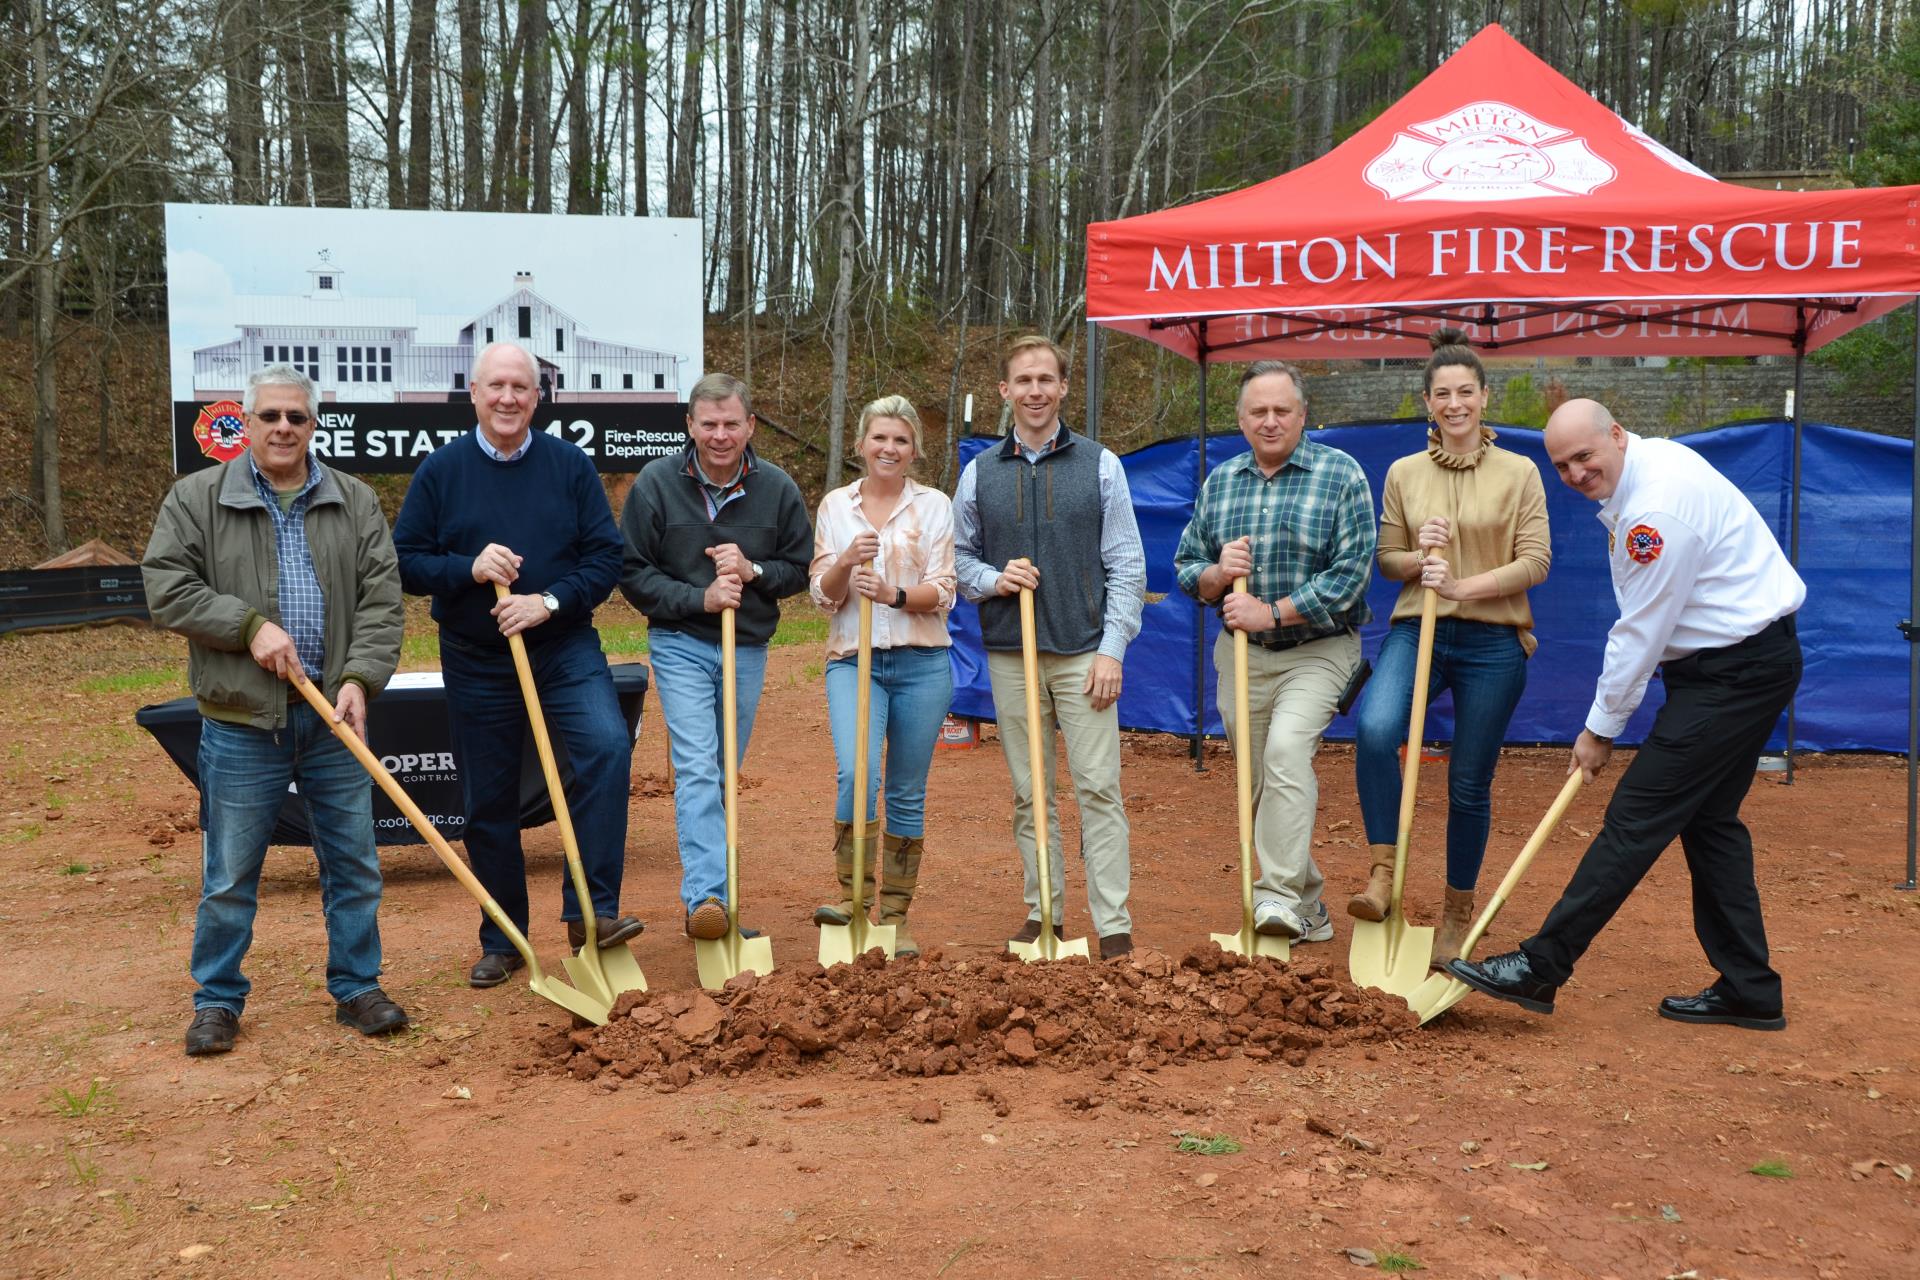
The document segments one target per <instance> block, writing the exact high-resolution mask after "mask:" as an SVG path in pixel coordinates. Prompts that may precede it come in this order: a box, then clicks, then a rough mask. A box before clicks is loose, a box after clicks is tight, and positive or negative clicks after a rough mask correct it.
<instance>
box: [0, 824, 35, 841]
mask: <svg viewBox="0 0 1920 1280" xmlns="http://www.w3.org/2000/svg"><path fill="white" fill-rule="evenodd" d="M40 830H41V828H40V824H39V823H37V822H29V823H28V824H27V825H26V826H24V827H17V828H15V829H14V830H12V831H8V832H6V833H5V834H0V844H29V843H31V842H32V841H35V840H38V839H39V838H40Z"/></svg>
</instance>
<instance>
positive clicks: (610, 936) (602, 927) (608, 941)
mask: <svg viewBox="0 0 1920 1280" xmlns="http://www.w3.org/2000/svg"><path fill="white" fill-rule="evenodd" d="M646 927H647V926H646V925H644V924H641V923H640V922H639V921H638V920H636V919H634V918H633V917H632V916H621V917H619V918H618V919H615V918H614V917H612V916H595V917H594V918H593V933H594V941H595V942H596V943H597V944H598V945H599V947H600V949H601V950H602V951H605V950H606V949H607V948H608V947H617V946H619V945H620V944H621V943H623V942H627V941H629V940H631V939H633V938H637V937H639V936H640V934H641V933H642V932H643V931H645V929H646ZM567 945H568V946H569V947H571V948H573V949H574V950H575V951H578V950H579V949H580V948H582V947H584V946H586V945H587V926H586V925H584V924H582V923H580V921H578V920H569V921H567Z"/></svg>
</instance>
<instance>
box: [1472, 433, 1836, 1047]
mask: <svg viewBox="0 0 1920 1280" xmlns="http://www.w3.org/2000/svg"><path fill="white" fill-rule="evenodd" d="M1546 446H1547V456H1548V457H1550V458H1551V459H1552V460H1553V465H1554V467H1555V469H1556V470H1558V471H1559V473H1560V479H1561V480H1562V481H1564V482H1565V483H1566V484H1567V486H1568V487H1569V488H1572V489H1576V490H1578V491H1579V492H1581V493H1583V494H1585V495H1586V496H1587V497H1589V498H1592V499H1594V500H1595V501H1597V502H1599V503H1600V504H1601V506H1600V523H1601V524H1603V525H1605V526H1606V529H1607V547H1608V558H1609V560H1610V561H1611V564H1612V574H1613V593H1614V597H1615V599H1616V600H1617V601H1618V602H1619V605H1620V620H1619V621H1618V622H1616V623H1614V625H1613V630H1612V631H1611V632H1609V633H1608V635H1607V650H1606V660H1605V665H1604V667H1603V668H1602V670H1601V673H1600V682H1599V685H1598V687H1597V688H1596V689H1595V691H1594V698H1593V706H1592V708H1591V709H1590V710H1589V711H1588V712H1587V721H1586V725H1585V726H1584V727H1583V728H1582V729H1581V731H1580V734H1579V737H1578V738H1577V739H1576V740H1575V741H1574V744H1573V759H1572V762H1571V764H1570V765H1569V767H1568V772H1569V773H1571V772H1572V771H1573V770H1574V769H1579V770H1580V771H1581V772H1582V773H1583V774H1584V775H1585V777H1586V780H1587V781H1589V782H1591V781H1592V780H1593V777H1594V775H1595V774H1597V773H1599V772H1600V771H1601V770H1602V769H1604V768H1605V767H1606V764H1607V760H1608V757H1609V756H1610V755H1611V754H1612V751H1613V739H1614V735H1615V734H1617V733H1619V732H1620V730H1621V729H1623V728H1625V727H1626V723H1627V719H1628V717H1630V716H1631V715H1632V714H1633V712H1634V710H1635V708H1637V707H1638V706H1639V705H1640V700H1641V698H1642V697H1643V696H1644V695H1645V694H1646V690H1647V681H1648V679H1649V678H1650V677H1651V676H1652V675H1653V669H1654V667H1656V666H1660V667H1661V668H1662V669H1663V682H1664V684H1665V685H1666V690H1667V700H1666V703H1665V704H1664V705H1663V706H1662V707H1661V708H1660V711H1659V713H1658V714H1657V715H1656V716H1655V717H1654V721H1653V728H1652V730H1651V732H1649V733H1648V735H1647V738H1646V741H1644V742H1643V743H1641V744H1640V749H1639V751H1638V752H1636V753H1635V755H1634V758H1633V762H1632V763H1631V764H1630V765H1628V766H1627V770H1626V772H1625V773H1624V774H1622V775H1621V777H1620V782H1619V785H1618V786H1617V787H1615V788H1614V793H1613V799H1612V800H1611V801H1609V802H1608V805H1607V814H1606V821H1605V825H1604V826H1603V827H1602V829H1601V831H1600V834H1599V835H1598V836H1597V837H1595V839H1594V841H1593V844H1592V845H1591V846H1589V847H1588V849H1587V852H1586V856H1585V857H1583V858H1582V859H1581V861H1580V866H1579V867H1578V868H1577V869H1576V870H1575V871H1574V873H1573V880H1572V881H1571V883H1569V884H1568V885H1567V888H1566V891H1565V892H1564V893H1563V894H1562V895H1561V897H1560V901H1559V902H1558V903H1557V904H1556V905H1555V906H1554V908H1553V910H1552V911H1551V912H1549V913H1548V915H1547V919H1546V923H1545V924H1543V925H1541V927H1540V931H1539V932H1538V933H1536V934H1534V935H1533V937H1531V938H1528V939H1527V940H1526V941H1524V942H1522V943H1521V944H1520V949H1519V950H1518V951H1510V952H1507V953H1506V954H1504V955H1498V956H1493V957H1491V958H1489V959H1486V960H1483V961H1478V962H1469V961H1464V960H1455V961H1453V962H1452V963H1451V964H1450V965H1449V966H1448V968H1449V970H1450V971H1451V972H1452V973H1453V975H1454V976H1455V977H1457V978H1459V979H1460V980H1461V981H1462V982H1464V983H1466V984H1467V985H1468V986H1471V987H1473V988H1474V989H1475V990H1478V991H1484V992H1485V993H1487V994H1488V995H1491V996H1497V997H1499V998H1500V999H1503V1000H1509V1001H1512V1002H1513V1003H1515V1004H1518V1005H1520V1006H1521V1007H1523V1008H1526V1009H1531V1010H1532V1011H1534V1012H1535V1013H1552V1012H1553V998H1554V994H1555V992H1556V991H1558V989H1559V988H1560V987H1561V986H1562V985H1563V984H1565V982H1566V981H1567V979H1568V978H1569V977H1571V976H1572V973H1573V966H1574V964H1575V963H1576V962H1577V961H1578V960H1579V959H1580V957H1581V955H1582V954H1583V953H1584V952H1585V951H1586V949H1587V947H1588V946H1589V945H1590V944H1591V943H1592V942H1593V940H1594V938H1595V936H1596V935H1598V934H1599V932H1600V930H1601V929H1603V928H1604V927H1606V924H1607V922H1608V921H1609V920H1611V919H1612V918H1613V915H1614V913H1615V912H1616V911H1618V910H1619V909H1620V906H1621V904H1622V903H1624V902H1625V901H1626V899H1627V895H1628V894H1630V893H1632V892H1633V890H1634V888H1635V887H1636V886H1637V885H1638V884H1639V883H1640V881H1641V880H1642V879H1643V878H1644V877H1645V876H1646V874H1647V872H1648V871H1649V870H1651V869H1652V867H1653V864H1654V862H1655V861H1657V860H1658V859H1659V857H1660V855H1661V853H1662V852H1663V851H1664V850H1665V849H1666V847H1667V846H1668V845H1669V844H1671V843H1672V842H1673V840H1674V838H1675V837H1676V836H1677V837H1678V838H1679V840H1680V844H1681V847H1682V848H1683V849H1684V850H1685V851H1686V857H1687V868H1688V870H1689V871H1690V872H1691V873H1692V876H1693V924H1694V932H1695V933H1696V934H1697V935H1698V936H1699V938H1700V945H1701V947H1702V948H1703V949H1704V950H1705V951H1706V953H1707V959H1708V961H1709V962H1710V963H1711V964H1712V965H1713V966H1714V968H1716V969H1717V970H1719V973H1720V976H1719V978H1718V980H1717V981H1715V982H1714V983H1713V985H1711V986H1709V987H1708V988H1707V989H1706V990H1704V991H1702V992H1701V993H1700V994H1699V995H1696V996H1669V997H1667V998H1666V999H1664V1000H1662V1001H1661V1002H1660V1009H1659V1012H1660V1016H1661V1017H1663V1018H1672V1019H1674V1020H1676V1021H1679V1022H1706V1023H1722V1024H1727V1025H1731V1026H1738V1027H1746V1028H1748V1029H1750V1030H1756V1031H1777V1030H1780V1029H1781V1028H1783V1027H1785V1026H1786V1025H1787V1020H1786V1017H1785V1015H1784V1014H1783V1012H1782V1003H1781V996H1780V975H1779V974H1777V973H1775V972H1774V970H1773V967H1772V966H1771V965H1770V964H1769V963H1768V958H1767V933H1766V925H1765V923H1764V922H1763V921H1762V919H1761V916H1760V894H1759V891H1758V890H1757V889H1756V888H1755V886H1754V881H1753V841H1752V838H1751V837H1750V836H1749V835H1748V833H1747V828H1746V826H1745V824H1743V823H1742V822H1741V821H1740V803H1741V801H1742V800H1744V799H1745V798H1746V794H1747V789H1748V788H1749V787H1750V786H1752V784H1753V774H1754V768H1755V766H1756V765H1757V764H1758V763H1759V759H1760V752H1761V751H1762V750H1763V749H1764V748H1765V746H1766V742H1767V738H1768V737H1769V736H1770V735H1771V734H1772V732H1773V728H1774V725H1775V724H1776V723H1777V722H1778V721H1779V719H1780V713H1781V712H1782V711H1784V710H1785V709H1786V706H1787V703H1788V701H1789V700H1790V699H1791V698H1792V697H1793V691H1794V690H1795V689H1796V688H1797V687H1798V686H1799V684H1800V641H1799V639H1798V638H1797V635H1796V631H1795V626H1794V615H1795V613H1796V612H1798V610H1799V608H1800V606H1801V605H1802V604H1803V603H1804V602H1805V601H1806V598H1807V588H1806V584H1805V583H1803V582H1802V581H1801V580H1800V575H1799V574H1798V573H1796V572H1794V569H1793V566H1792V565H1791V564H1789V563H1788V562H1787V558H1786V556H1785V555H1784V554H1782V552H1781V550H1780V544H1779V542H1778V541H1777V540H1776V539H1775V538H1774V536H1773V533H1772V531H1771V530H1770V529H1768V528H1767V525H1766V522H1765V521H1764V520H1762V519H1761V518H1760V513H1759V512H1758V511H1756V510H1754V507H1753V504H1752V503H1751V502H1749V501H1747V499H1746V496H1745V495H1744V494H1742V493H1741V492H1740V491H1739V490H1738V489H1736V488H1735V487H1734V486H1733V484H1732V483H1731V482H1730V481H1728V480H1727V478H1726V477H1725V476H1723V475H1721V474H1720V473H1719V472H1718V471H1715V470H1714V469H1713V468H1712V467H1711V466H1709V465H1708V464H1707V462H1706V460H1705V459H1703V458H1702V457H1701V456H1700V455H1699V454H1697V453H1695V452H1694V451H1693V450H1691V449H1689V448H1687V447H1686V446H1685V445H1682V444H1679V443H1677V442H1675V441H1672V440H1658V439H1643V438H1641V437H1639V436H1636V435H1634V434H1633V433H1632V432H1629V431H1627V430H1626V429H1625V428H1624V427H1622V426H1621V425H1620V424H1619V423H1618V422H1615V421H1614V419H1613V415H1612V414H1610V413H1608V412H1607V410H1606V408H1605V407H1604V406H1602V405H1600V404H1599V403H1598V402H1596V401H1593V400H1569V401H1568V402H1567V403H1566V404H1564V405H1562V406H1561V407H1560V408H1559V409H1557V410H1555V411H1554V414H1553V416H1552V417H1550V418H1549V419H1547V430H1546Z"/></svg>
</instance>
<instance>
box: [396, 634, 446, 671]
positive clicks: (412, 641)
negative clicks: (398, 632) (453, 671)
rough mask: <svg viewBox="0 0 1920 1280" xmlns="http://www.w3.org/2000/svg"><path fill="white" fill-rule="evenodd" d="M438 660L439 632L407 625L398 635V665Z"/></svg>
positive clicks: (436, 661) (419, 663) (423, 663)
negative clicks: (402, 632)
mask: <svg viewBox="0 0 1920 1280" xmlns="http://www.w3.org/2000/svg"><path fill="white" fill-rule="evenodd" d="M439 661H440V633H439V631H438V630H431V631H430V630H427V629H426V628H424V627H409V628H407V633H406V634H405V635H404V636H402V637H400V665H402V666H415V665H425V664H427V663H438V662H439Z"/></svg>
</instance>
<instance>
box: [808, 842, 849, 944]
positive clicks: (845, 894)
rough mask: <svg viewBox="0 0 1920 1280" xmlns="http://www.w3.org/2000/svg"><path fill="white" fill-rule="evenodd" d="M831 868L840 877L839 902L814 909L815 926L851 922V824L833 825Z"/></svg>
mask: <svg viewBox="0 0 1920 1280" xmlns="http://www.w3.org/2000/svg"><path fill="white" fill-rule="evenodd" d="M833 866H834V870H835V871H837V872H838V873H839V875H840V901H839V902H838V903H837V904H836V903H826V904H824V905H822V906H818V907H815V908H814V910H813V922H814V923H815V924H848V923H851V922H852V920H853V824H852V823H851V822H835V823H834V824H833Z"/></svg>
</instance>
